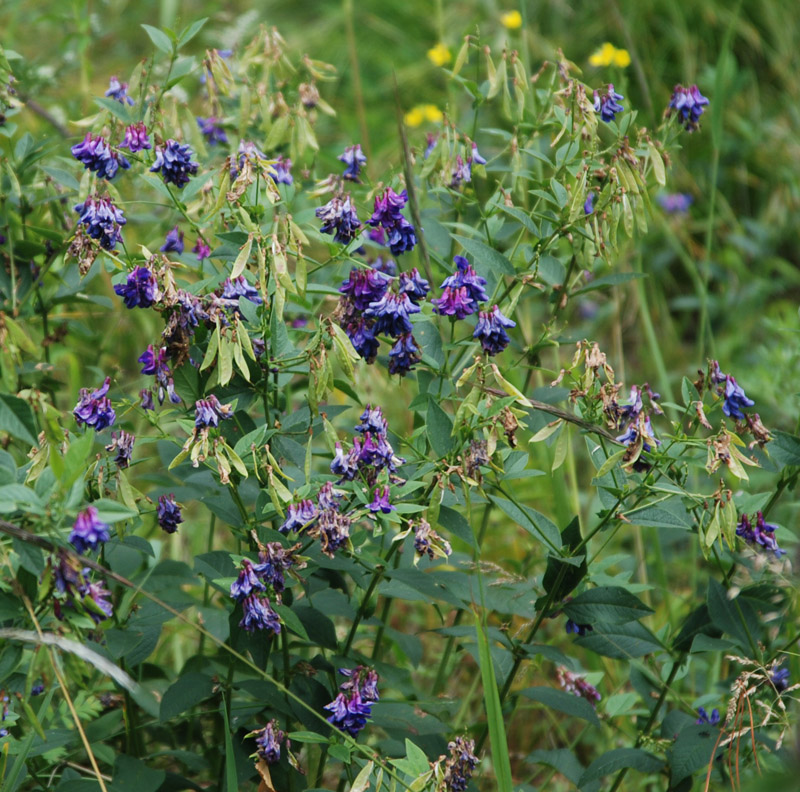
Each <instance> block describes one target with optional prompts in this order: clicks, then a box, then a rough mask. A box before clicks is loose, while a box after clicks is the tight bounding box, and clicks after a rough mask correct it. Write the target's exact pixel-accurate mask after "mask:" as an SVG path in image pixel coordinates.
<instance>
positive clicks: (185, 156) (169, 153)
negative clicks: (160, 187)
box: [150, 140, 198, 189]
mask: <svg viewBox="0 0 800 792" xmlns="http://www.w3.org/2000/svg"><path fill="white" fill-rule="evenodd" d="M193 154H194V152H193V151H192V149H191V148H190V147H189V146H188V145H187V144H186V143H179V142H178V141H177V140H168V141H167V142H166V144H165V145H163V146H158V147H157V148H156V161H155V162H154V163H153V167H152V168H150V171H151V172H152V173H159V172H160V173H161V178H162V179H163V180H164V183H165V184H174V185H175V186H176V187H178V188H179V189H181V188H183V187H185V186H186V185H187V184H188V183H189V179H190V178H191V177H192V176H194V175H195V174H196V173H197V168H198V164H197V163H196V162H194V161H193V160H192V155H193Z"/></svg>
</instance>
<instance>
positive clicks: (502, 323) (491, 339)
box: [472, 305, 517, 355]
mask: <svg viewBox="0 0 800 792" xmlns="http://www.w3.org/2000/svg"><path fill="white" fill-rule="evenodd" d="M516 326H517V323H516V322H514V321H513V320H511V319H509V318H508V317H506V316H503V314H502V313H500V309H499V308H498V307H497V306H496V305H495V306H494V307H493V308H492V310H491V311H481V312H480V313H479V314H478V324H477V325H476V326H475V332H474V333H473V334H472V337H473V338H477V339H478V340H479V341H480V342H481V347H483V351H484V352H486V353H487V354H489V355H496V354H498V352H502V351H503V350H504V349H505V348H506V347H507V346H508V344H509V342H510V340H511V339H510V338H509V337H508V333H506V328H507V327H516Z"/></svg>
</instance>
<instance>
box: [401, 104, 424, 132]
mask: <svg viewBox="0 0 800 792" xmlns="http://www.w3.org/2000/svg"><path fill="white" fill-rule="evenodd" d="M424 120H425V113H424V111H423V110H422V107H421V106H420V105H417V106H416V107H412V108H411V109H410V110H409V111H408V112H407V113H406V115H405V122H406V126H410V127H418V126H419V125H420V124H421V123H422V122H423V121H424Z"/></svg>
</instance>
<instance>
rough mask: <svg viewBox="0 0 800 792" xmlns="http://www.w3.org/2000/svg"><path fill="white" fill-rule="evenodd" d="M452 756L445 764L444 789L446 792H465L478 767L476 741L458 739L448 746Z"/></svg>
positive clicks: (463, 738) (464, 738)
mask: <svg viewBox="0 0 800 792" xmlns="http://www.w3.org/2000/svg"><path fill="white" fill-rule="evenodd" d="M447 749H448V750H449V751H450V756H449V757H448V759H447V761H446V762H445V764H444V788H445V790H446V792H464V790H465V789H466V788H467V786H468V785H469V780H470V778H472V774H473V772H475V768H476V767H477V765H478V757H477V756H475V741H474V740H469V739H467V738H466V737H456V739H455V740H453V741H452V742H450V743H448V744H447Z"/></svg>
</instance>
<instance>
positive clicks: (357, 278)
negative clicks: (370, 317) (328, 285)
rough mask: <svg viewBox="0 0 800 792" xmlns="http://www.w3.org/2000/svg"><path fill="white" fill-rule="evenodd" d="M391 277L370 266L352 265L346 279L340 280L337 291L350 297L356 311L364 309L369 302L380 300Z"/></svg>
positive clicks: (367, 306)
mask: <svg viewBox="0 0 800 792" xmlns="http://www.w3.org/2000/svg"><path fill="white" fill-rule="evenodd" d="M390 283H391V278H389V276H388V275H384V274H383V273H382V272H379V271H378V270H376V269H373V268H372V267H366V268H361V267H353V269H351V270H350V275H349V276H348V278H347V280H346V281H343V282H342V285H341V286H340V287H339V292H340V293H341V294H344V295H345V296H346V297H348V298H349V299H350V302H351V304H352V307H353V308H355V309H356V310H357V311H366V310H367V309H368V308H369V306H370V304H371V303H373V302H377V301H378V300H380V299H381V298H382V297H383V295H384V294H386V291H387V289H388V288H389V284H390Z"/></svg>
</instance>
